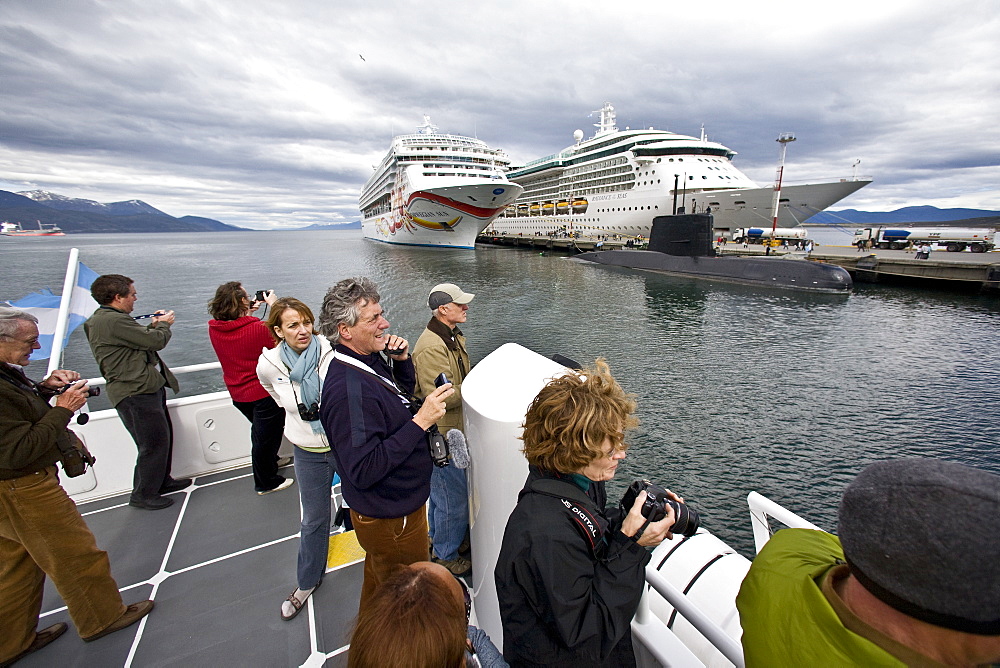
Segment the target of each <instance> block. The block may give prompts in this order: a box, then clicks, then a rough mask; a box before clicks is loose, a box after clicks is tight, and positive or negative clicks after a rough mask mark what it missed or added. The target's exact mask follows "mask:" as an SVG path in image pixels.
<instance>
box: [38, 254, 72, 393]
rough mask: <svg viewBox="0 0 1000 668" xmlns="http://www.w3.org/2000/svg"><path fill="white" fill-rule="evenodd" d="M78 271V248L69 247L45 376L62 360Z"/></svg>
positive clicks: (56, 367) (57, 366)
mask: <svg viewBox="0 0 1000 668" xmlns="http://www.w3.org/2000/svg"><path fill="white" fill-rule="evenodd" d="M79 271H80V249H79V248H71V249H69V263H68V264H67V265H66V279H65V280H64V281H63V289H62V297H61V298H60V300H59V315H58V316H57V317H56V332H55V335H54V336H53V337H52V354H51V355H49V370H48V373H46V374H45V375H46V377H48V376H49V374H51V373H52V372H53V371H55V370H56V369H58V368H59V363H60V362H61V361H62V353H63V339H65V338H66V323H67V322H68V321H69V303H70V301H71V300H72V299H73V288H74V286H76V276H77V273H78V272H79Z"/></svg>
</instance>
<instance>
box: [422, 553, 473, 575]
mask: <svg viewBox="0 0 1000 668" xmlns="http://www.w3.org/2000/svg"><path fill="white" fill-rule="evenodd" d="M431 561H433V562H434V563H435V564H441V565H442V566H444V567H445V568H447V569H448V570H449V571H451V573H452V575H457V576H459V577H461V576H463V575H468V574H469V573H471V572H472V562H471V561H469V560H468V559H466V558H465V557H460V556H456V557H455V558H454V559H442V558H440V557H438V556H437V555H434V556H432V557H431Z"/></svg>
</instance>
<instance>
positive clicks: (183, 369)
mask: <svg viewBox="0 0 1000 668" xmlns="http://www.w3.org/2000/svg"><path fill="white" fill-rule="evenodd" d="M221 368H222V364H221V363H219V362H205V363H204V364H189V365H187V366H179V367H177V368H176V369H171V370H170V371H171V373H173V374H174V375H175V376H180V375H183V374H185V373H193V372H195V371H207V370H208V369H221ZM107 384H108V381H107V379H106V378H105V377H104V376H98V377H97V378H88V379H87V385H89V386H90V387H100V386H101V385H107Z"/></svg>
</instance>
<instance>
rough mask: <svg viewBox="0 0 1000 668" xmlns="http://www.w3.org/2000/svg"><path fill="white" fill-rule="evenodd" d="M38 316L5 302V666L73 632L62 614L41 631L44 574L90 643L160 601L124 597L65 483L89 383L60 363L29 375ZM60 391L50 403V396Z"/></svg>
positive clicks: (0, 431)
mask: <svg viewBox="0 0 1000 668" xmlns="http://www.w3.org/2000/svg"><path fill="white" fill-rule="evenodd" d="M36 323H37V319H36V318H35V317H34V316H33V315H31V314H29V313H26V312H24V311H20V310H17V309H13V308H5V307H0V620H2V622H0V625H2V628H3V632H2V633H0V666H8V665H10V664H12V663H14V662H15V661H17V660H18V659H20V658H22V657H23V656H25V655H26V654H30V653H31V652H34V651H36V650H39V649H41V648H42V647H44V646H45V645H47V644H49V643H50V642H52V641H53V640H55V639H56V638H58V637H59V636H60V635H62V634H63V632H65V631H66V628H67V627H66V624H65V623H62V622H60V623H58V624H53V625H52V626H49V627H48V628H45V629H42V630H41V631H37V632H36V630H35V628H36V626H37V625H38V615H39V612H40V611H41V608H42V591H43V585H44V583H45V576H46V575H48V576H49V577H51V578H52V581H53V583H55V585H56V588H57V589H58V590H59V594H60V596H62V598H63V601H64V602H65V603H66V607H67V608H68V610H69V615H70V618H71V619H72V620H73V623H74V624H75V625H76V629H77V632H78V633H79V634H80V636H81V637H82V638H83V639H84V640H85V641H91V640H97V639H98V638H102V637H104V636H106V635H108V634H109V633H113V632H114V631H118V630H120V629H123V628H125V627H126V626H129V625H131V624H133V623H135V622H136V621H138V620H139V619H141V618H142V617H144V616H145V615H146V614H148V613H149V611H150V610H152V609H153V602H152V601H142V602H140V603H136V604H133V605H130V606H128V607H126V606H125V604H124V603H122V597H121V595H120V594H119V593H118V585H117V583H115V581H114V579H113V578H112V577H111V564H110V563H109V561H108V555H107V553H106V552H104V551H103V550H100V549H98V547H97V542H96V541H95V540H94V534H92V533H91V532H90V528H89V527H87V524H86V522H84V520H83V517H81V516H80V511H79V510H77V508H76V504H74V503H73V501H72V500H71V499H70V498H69V496H68V495H67V494H66V491H65V490H64V489H63V488H62V486H61V485H60V484H59V476H58V472H57V469H56V466H55V464H56V462H57V461H59V459H60V453H61V448H60V446H61V445H62V446H63V449H65V447H66V445H67V442H71V440H72V434H71V433H70V432H69V431H68V430H67V429H66V425H68V424H69V421H70V418H72V417H73V412H74V411H76V410H77V409H78V408H80V407H81V406H83V404H84V403H86V401H87V392H88V391H87V387H86V381H81V380H80V374H78V373H76V372H75V371H66V370H57V371H53V372H52V375H50V376H49V377H48V378H46V379H45V380H44V381H42V382H40V383H34V382H32V381H31V380H29V379H28V377H27V376H25V375H24V372H23V371H22V370H21V367H23V366H26V365H27V364H28V358H29V356H30V355H31V351H32V350H33V349H36V348H40V347H41V346H39V344H38V327H37V325H36ZM65 386H69V387H67V388H66V389H65V390H64V391H62V393H61V394H60V393H59V391H60V390H62V389H63V388H64V387H65ZM57 394H58V396H57V399H56V405H55V406H50V405H49V404H48V402H47V399H50V398H51V397H53V396H56V395H57ZM70 447H72V446H70Z"/></svg>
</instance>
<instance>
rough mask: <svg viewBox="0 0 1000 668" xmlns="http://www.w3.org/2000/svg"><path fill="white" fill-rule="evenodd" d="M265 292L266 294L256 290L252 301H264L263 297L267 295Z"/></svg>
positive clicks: (264, 291)
mask: <svg viewBox="0 0 1000 668" xmlns="http://www.w3.org/2000/svg"><path fill="white" fill-rule="evenodd" d="M267 292H268V291H267V290H258V291H257V294H255V295H254V296H253V298H254V301H258V302H262V301H264V297H265V296H266V295H267Z"/></svg>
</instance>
